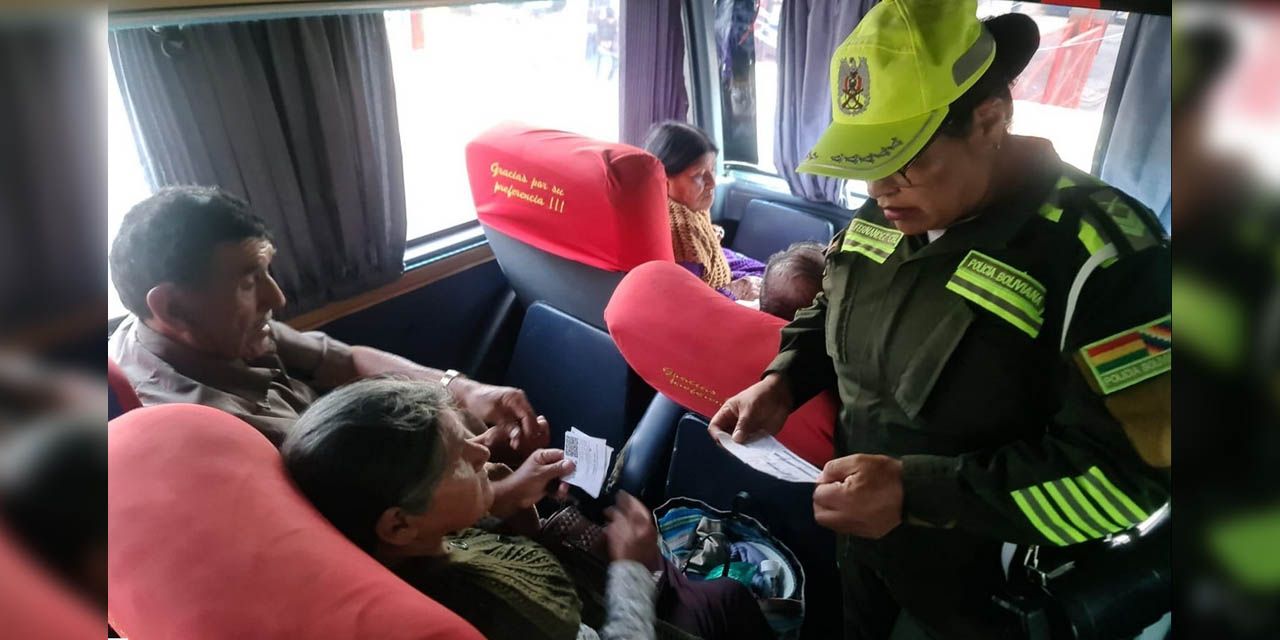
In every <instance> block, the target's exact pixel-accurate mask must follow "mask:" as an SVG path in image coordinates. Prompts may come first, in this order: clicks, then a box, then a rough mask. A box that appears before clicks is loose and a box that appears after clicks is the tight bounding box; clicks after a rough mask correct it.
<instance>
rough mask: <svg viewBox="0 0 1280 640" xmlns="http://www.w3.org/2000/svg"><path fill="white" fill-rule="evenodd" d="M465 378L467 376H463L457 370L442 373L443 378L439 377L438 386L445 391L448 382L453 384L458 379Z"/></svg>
mask: <svg viewBox="0 0 1280 640" xmlns="http://www.w3.org/2000/svg"><path fill="white" fill-rule="evenodd" d="M465 377H467V376H465V375H463V374H462V372H461V371H458V370H457V369H449V370H448V371H445V372H444V375H443V376H441V377H440V386H442V387H444V388H445V389H448V388H449V383H450V382H453V381H454V380H456V379H458V378H465Z"/></svg>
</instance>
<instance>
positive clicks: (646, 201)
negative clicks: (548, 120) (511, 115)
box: [467, 123, 674, 328]
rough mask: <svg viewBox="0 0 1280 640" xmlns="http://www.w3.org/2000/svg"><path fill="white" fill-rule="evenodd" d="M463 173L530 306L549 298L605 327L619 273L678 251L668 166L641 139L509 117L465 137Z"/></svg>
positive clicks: (505, 269) (496, 245) (496, 249)
mask: <svg viewBox="0 0 1280 640" xmlns="http://www.w3.org/2000/svg"><path fill="white" fill-rule="evenodd" d="M467 174H468V176H469V179H470V183H471V193H472V196H473V198H474V200H475V203H476V216H477V217H478V218H479V220H480V223H481V224H482V225H483V226H484V229H485V234H486V235H487V236H488V238H489V242H490V245H491V246H492V248H493V253H494V256H495V257H496V258H497V259H498V264H499V265H501V267H502V270H503V272H504V273H505V274H506V275H507V279H508V280H510V281H511V285H512V288H513V289H515V291H516V294H517V295H518V296H519V297H520V300H521V302H522V303H524V305H525V306H528V305H530V304H532V303H533V302H535V301H537V300H546V301H547V302H550V303H551V304H552V305H555V306H556V307H557V308H560V309H563V310H566V311H569V312H570V313H572V314H573V315H575V316H578V317H579V318H582V319H584V320H586V321H588V322H590V323H592V324H594V325H595V326H597V327H601V328H603V326H604V325H603V321H602V319H601V316H600V314H601V311H602V310H603V309H604V305H605V303H606V302H607V301H608V299H609V293H610V292H612V290H613V286H614V285H616V284H617V281H618V278H619V277H620V275H618V274H620V273H622V272H626V271H628V270H630V269H632V268H633V267H635V266H636V265H639V264H643V263H644V262H648V261H650V260H665V261H667V262H671V261H672V260H673V259H674V258H673V254H672V251H671V231H670V229H669V227H668V223H667V181H666V173H665V171H664V170H663V168H662V163H661V162H659V161H658V159H657V158H655V157H654V156H652V155H651V154H649V153H646V152H645V151H644V150H642V149H639V148H636V147H633V146H630V145H625V144H616V143H608V142H602V141H599V140H593V139H591V138H587V137H584V136H580V135H576V134H572V133H568V132H564V131H555V130H551V129H537V128H533V127H529V126H525V125H521V124H515V123H506V124H501V125H498V126H496V127H494V128H492V129H490V130H488V131H486V132H485V133H483V134H481V135H480V136H479V137H477V138H476V139H475V140H472V141H471V142H470V143H469V144H468V145H467Z"/></svg>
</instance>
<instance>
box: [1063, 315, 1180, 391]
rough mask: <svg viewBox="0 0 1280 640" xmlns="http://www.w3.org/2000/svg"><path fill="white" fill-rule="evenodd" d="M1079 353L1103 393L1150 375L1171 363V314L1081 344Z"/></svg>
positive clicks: (1117, 389)
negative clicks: (1089, 342)
mask: <svg viewBox="0 0 1280 640" xmlns="http://www.w3.org/2000/svg"><path fill="white" fill-rule="evenodd" d="M1080 355H1081V357H1082V358H1083V359H1084V363H1085V365H1086V366H1088V368H1089V372H1090V373H1092V374H1093V378H1094V380H1096V381H1097V383H1098V388H1099V389H1100V390H1101V391H1102V393H1103V394H1104V395H1109V394H1111V393H1114V392H1116V391H1119V390H1121V389H1124V388H1125V387H1129V386H1133V385H1135V384H1138V383H1139V382H1142V381H1143V380H1147V379H1149V378H1154V377H1156V376H1158V375H1160V374H1162V373H1165V372H1167V371H1169V370H1170V369H1171V368H1172V367H1173V316H1172V315H1167V316H1165V317H1163V318H1160V319H1159V320H1156V321H1154V322H1151V323H1148V324H1145V325H1142V326H1140V327H1135V328H1133V329H1128V330H1126V331H1121V332H1120V333H1117V334H1115V335H1113V336H1110V337H1107V338H1103V339H1102V340H1099V341H1097V342H1095V343H1093V344H1089V345H1085V346H1084V347H1083V348H1082V349H1080Z"/></svg>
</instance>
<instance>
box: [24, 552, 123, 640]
mask: <svg viewBox="0 0 1280 640" xmlns="http://www.w3.org/2000/svg"><path fill="white" fill-rule="evenodd" d="M0 576H4V580H3V581H2V582H0V624H2V625H3V629H4V635H5V636H6V637H9V638H25V639H29V640H62V639H63V638H77V639H78V638H101V637H102V634H103V626H104V625H103V620H102V612H101V610H99V611H98V612H97V614H96V615H95V613H94V612H93V611H92V610H91V609H90V608H89V607H88V606H87V605H86V604H85V603H84V602H82V601H81V600H80V599H79V598H77V597H76V596H74V595H72V594H71V593H70V591H69V590H67V589H66V588H65V587H63V586H62V585H61V584H59V583H58V582H57V581H56V579H55V578H53V577H52V576H51V575H50V574H49V573H48V572H46V571H45V570H44V569H42V568H41V567H39V566H37V565H36V564H35V563H34V562H32V560H31V557H30V554H29V553H27V552H26V550H24V549H22V548H21V547H20V546H19V545H18V543H17V542H16V541H15V540H14V539H13V538H12V537H11V536H10V535H9V534H8V533H7V532H6V531H3V530H0Z"/></svg>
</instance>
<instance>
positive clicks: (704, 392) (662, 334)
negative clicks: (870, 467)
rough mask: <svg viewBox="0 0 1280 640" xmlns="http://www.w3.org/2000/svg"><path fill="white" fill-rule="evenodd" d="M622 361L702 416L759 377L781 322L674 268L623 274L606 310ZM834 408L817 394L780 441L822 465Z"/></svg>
mask: <svg viewBox="0 0 1280 640" xmlns="http://www.w3.org/2000/svg"><path fill="white" fill-rule="evenodd" d="M605 322H606V324H607V325H608V327H609V335H610V336H612V337H613V340H614V342H615V343H616V344H617V345H618V350H619V351H621V352H622V355H623V357H624V358H626V360H627V363H628V364H630V365H631V367H632V368H633V369H634V370H635V371H636V373H638V374H639V375H640V377H641V378H644V380H645V382H647V383H649V385H650V386H652V387H653V388H654V389H656V390H657V391H659V392H660V393H662V394H663V395H665V396H667V397H668V398H670V399H672V400H673V401H675V402H677V403H679V404H680V405H681V406H683V407H686V408H688V409H689V410H691V411H695V412H697V413H700V414H702V415H705V416H710V415H713V414H715V412H716V410H718V409H719V408H720V405H721V404H723V403H724V401H725V400H728V399H729V398H730V397H732V396H733V395H734V394H736V393H738V392H740V391H742V390H743V389H746V388H747V387H749V386H751V385H752V384H754V383H755V382H756V381H758V380H759V379H760V374H761V373H763V372H764V370H765V368H766V367H768V365H769V363H770V362H771V361H772V360H773V358H774V357H775V356H777V354H778V345H779V343H780V341H781V334H780V331H781V330H782V327H784V326H786V324H787V323H786V321H785V320H782V319H781V318H776V317H774V316H771V315H769V314H767V313H762V312H760V311H757V310H755V309H750V308H747V307H744V306H742V305H740V304H737V303H735V302H733V301H732V300H729V299H728V298H725V297H724V296H722V295H720V294H718V293H716V291H715V290H714V289H712V288H711V287H708V286H707V285H706V284H705V283H703V282H702V281H701V280H699V279H698V278H697V277H696V276H694V275H693V274H691V273H689V272H688V271H686V270H685V269H683V268H681V267H680V266H678V265H676V264H673V263H665V262H651V263H649V264H645V265H641V266H640V267H638V268H636V269H634V270H632V271H631V273H629V274H627V276H626V277H625V278H623V279H622V282H621V283H619V284H618V288H617V289H616V290H615V291H614V293H613V298H612V299H611V300H610V301H609V306H608V307H606V308H605ZM835 421H836V403H835V399H834V397H833V396H832V395H831V394H830V393H823V394H821V395H819V396H817V397H815V398H813V399H811V400H809V401H808V402H807V403H805V404H804V405H802V406H801V407H800V408H799V409H797V410H796V411H794V412H793V413H792V414H791V417H790V418H788V419H787V423H786V425H785V426H784V427H783V429H782V432H781V433H779V434H778V440H780V441H781V442H782V443H783V444H785V445H787V447H789V448H790V449H791V450H792V451H795V452H796V453H797V454H798V455H800V456H801V457H803V458H804V459H806V460H808V461H809V462H811V463H813V464H814V465H816V466H818V467H821V466H822V465H823V464H825V463H826V462H827V461H828V460H830V459H831V451H832V434H833V433H834V431H835Z"/></svg>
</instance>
